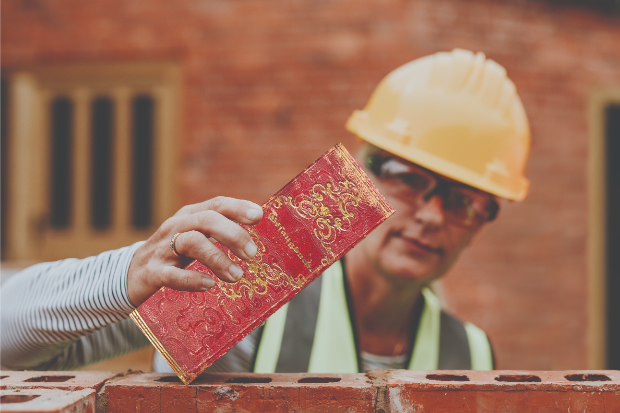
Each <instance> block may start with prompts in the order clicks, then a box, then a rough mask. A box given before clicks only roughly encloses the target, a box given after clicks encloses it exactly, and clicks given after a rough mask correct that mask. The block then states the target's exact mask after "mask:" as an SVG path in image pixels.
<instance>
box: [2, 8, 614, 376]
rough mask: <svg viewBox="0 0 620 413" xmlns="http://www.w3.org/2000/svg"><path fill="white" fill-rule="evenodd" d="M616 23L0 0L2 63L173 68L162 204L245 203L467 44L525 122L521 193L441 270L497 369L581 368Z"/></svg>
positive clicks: (510, 12) (489, 12) (520, 12)
mask: <svg viewBox="0 0 620 413" xmlns="http://www.w3.org/2000/svg"><path fill="white" fill-rule="evenodd" d="M618 23H619V20H618V18H617V17H616V18H614V17H608V16H604V15H602V14H597V13H595V12H591V11H586V10H581V9H576V8H570V7H559V6H550V5H548V4H546V3H538V2H531V1H528V0H521V1H516V0H515V1H499V0H470V1H462V0H442V1H437V0H415V1H400V0H357V1H353V0H329V1H328V0H322V1H303V0H295V1H291V0H268V1H262V2H256V1H250V0H235V1H230V0H213V1H208V2H207V1H202V0H191V1H190V0H188V1H184V2H173V1H164V0H149V1H122V0H93V1H89V2H76V1H69V0H55V1H38V0H27V1H26V0H5V1H3V2H2V32H1V35H2V65H3V67H5V68H6V67H19V66H27V65H39V64H52V63H70V62H80V63H82V62H110V61H133V60H137V61H145V60H174V61H177V62H179V64H180V65H181V67H182V72H183V100H182V114H183V118H182V133H181V136H182V138H181V140H180V141H179V142H178V144H179V146H180V148H181V165H180V168H179V169H178V175H177V181H178V184H179V187H180V191H179V194H180V198H179V206H181V205H182V204H185V203H192V202H198V201H201V200H204V199H206V198H210V197H212V196H215V195H219V194H223V195H229V196H234V197H241V198H248V199H251V200H253V201H256V202H259V203H260V202H263V201H264V200H266V199H267V197H268V196H269V195H270V194H271V193H273V192H275V191H276V190H277V189H278V188H280V187H281V186H282V185H283V184H285V183H286V182H287V181H288V180H289V179H290V178H291V177H293V176H294V175H295V174H296V173H297V172H299V171H300V170H301V169H302V168H304V167H305V166H306V165H307V164H309V163H310V162H311V161H312V160H314V159H315V158H316V157H317V156H319V155H320V154H321V153H322V152H324V150H325V149H326V148H328V147H329V146H331V145H332V144H334V143H336V142H338V141H342V142H344V143H345V145H347V146H348V147H349V148H352V147H353V146H354V140H353V138H352V137H351V136H350V135H349V134H348V133H347V132H346V131H345V130H344V128H343V124H344V122H345V120H346V119H347V117H348V116H349V114H350V113H351V111H352V110H353V109H356V108H361V107H362V106H363V105H364V104H365V102H366V99H367V98H368V96H369V94H370V92H371V91H372V90H373V88H374V86H375V85H376V84H377V82H378V81H379V80H380V79H381V78H382V77H383V76H384V75H385V74H386V73H388V72H389V71H390V70H392V69H394V68H395V67H397V66H399V65H401V64H403V63H405V62H407V61H409V60H412V59H414V58H417V57H420V56H423V55H426V54H430V53H433V52H436V51H439V50H450V49H452V48H454V47H462V48H467V49H471V50H474V51H479V50H480V51H484V52H485V53H486V54H487V55H488V56H489V57H490V58H493V59H495V60H497V61H498V62H499V63H501V64H502V65H504V66H505V67H506V68H507V70H508V74H509V76H510V77H511V78H512V79H513V80H514V82H515V83H516V85H517V88H518V91H519V93H520V95H521V97H522V100H523V103H524V105H525V108H526V111H527V113H528V115H529V117H530V120H531V126H532V133H533V146H532V157H531V161H530V163H529V166H528V170H527V174H528V176H529V178H530V179H531V181H532V189H531V192H530V195H529V197H528V198H527V200H526V201H525V202H523V203H514V204H508V205H505V207H504V208H503V211H502V213H501V215H500V218H499V220H498V221H497V222H496V223H494V224H492V225H491V226H489V228H487V229H486V230H485V231H484V232H483V233H482V234H481V235H480V236H479V238H478V239H477V240H476V241H475V243H474V244H473V245H472V247H471V248H470V249H469V250H468V251H467V252H466V253H465V255H464V257H463V259H462V260H461V261H460V262H459V263H458V264H457V266H456V267H455V268H454V270H453V271H452V272H451V274H449V275H448V277H447V278H446V280H445V283H444V293H445V297H446V301H447V302H448V304H449V306H450V308H451V309H452V310H454V311H455V312H456V313H457V314H458V315H459V316H461V317H462V318H465V319H469V320H472V321H474V322H475V323H477V324H478V325H479V326H481V327H482V328H484V329H485V330H487V331H488V333H489V334H490V336H491V339H492V342H493V344H494V346H495V349H496V352H497V356H498V361H499V366H500V367H501V368H517V369H571V368H585V367H587V354H588V353H587V352H588V348H587V328H588V325H587V311H588V302H587V257H586V245H587V233H588V228H587V219H588V209H587V207H588V205H587V167H588V165H587V157H588V152H587V148H588V133H587V132H588V118H587V105H588V101H589V98H590V94H591V92H592V90H594V89H595V88H596V87H599V86H604V85H614V84H615V85H620V70H619V69H618V68H619V67H620V49H619V48H618V46H617V45H618V44H620V24H618Z"/></svg>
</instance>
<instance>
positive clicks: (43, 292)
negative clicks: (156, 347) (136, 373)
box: [2, 50, 530, 373]
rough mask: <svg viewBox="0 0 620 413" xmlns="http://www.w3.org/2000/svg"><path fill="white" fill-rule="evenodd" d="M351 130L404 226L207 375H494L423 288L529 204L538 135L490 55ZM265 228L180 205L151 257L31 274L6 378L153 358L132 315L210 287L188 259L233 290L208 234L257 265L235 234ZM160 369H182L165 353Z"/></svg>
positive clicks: (128, 255)
mask: <svg viewBox="0 0 620 413" xmlns="http://www.w3.org/2000/svg"><path fill="white" fill-rule="evenodd" d="M347 128H348V129H349V130H350V131H351V132H353V133H355V134H356V135H357V136H358V137H359V138H361V139H362V140H363V141H364V142H365V144H364V146H363V148H362V150H361V151H360V153H359V154H358V161H359V162H360V164H361V165H362V166H363V167H364V168H365V169H366V171H367V173H368V174H369V176H370V177H371V179H372V180H373V181H374V182H375V184H376V185H377V187H378V189H379V190H380V191H381V192H382V193H383V194H384V195H385V197H386V198H387V199H388V201H389V202H390V203H391V204H392V205H393V206H394V208H395V209H396V213H395V214H394V215H393V216H392V217H390V218H389V219H388V220H386V221H385V222H384V223H383V224H381V225H380V226H379V227H378V228H377V229H376V230H375V231H373V232H372V233H371V234H369V235H368V236H367V237H366V238H365V239H364V240H363V241H361V242H360V243H359V244H358V245H357V246H356V247H355V248H353V249H352V250H351V251H350V252H349V253H347V254H346V255H345V257H344V258H343V259H342V260H340V261H339V262H337V263H335V264H334V265H332V266H331V267H330V268H329V269H328V270H326V271H325V273H324V274H323V275H322V276H320V277H319V278H317V280H315V281H314V282H313V283H311V284H310V285H309V286H308V287H307V288H306V289H304V290H303V291H302V292H300V293H299V294H298V295H297V296H296V297H294V298H293V300H291V301H290V302H289V304H287V305H285V306H284V307H282V308H281V309H280V310H279V311H277V312H276V313H275V314H274V315H273V316H272V317H270V318H269V319H268V320H267V322H266V323H265V325H264V326H262V327H261V328H259V329H257V330H255V331H254V332H252V333H251V334H250V335H249V336H247V337H246V338H245V339H244V340H242V341H241V342H240V343H239V344H237V346H235V347H233V349H231V350H230V351H229V352H228V353H227V354H225V355H224V356H223V357H222V358H220V359H219V360H218V361H217V362H216V363H215V364H214V365H213V366H211V367H210V368H209V371H212V372H213V371H235V372H241V371H255V372H263V373H269V372H305V371H308V372H317V373H329V372H335V373H355V372H359V371H364V370H366V369H372V368H409V369H420V370H433V369H492V368H494V364H493V354H492V350H491V346H490V344H489V341H488V339H487V336H486V334H485V333H484V332H483V331H482V330H481V329H479V328H478V327H476V326H474V325H473V324H471V323H463V322H461V321H459V320H458V319H457V318H455V317H453V316H451V315H449V314H448V313H446V312H444V311H443V310H442V309H441V306H440V303H439V300H438V299H437V297H436V296H435V295H434V294H433V292H432V291H431V290H430V289H429V288H428V286H429V284H430V283H431V282H432V281H433V280H436V279H438V278H440V277H441V276H443V275H444V274H446V272H447V271H448V270H449V269H450V267H451V266H452V265H453V264H454V262H455V261H456V259H457V258H458V256H459V254H460V253H461V251H463V249H464V248H465V247H466V246H467V245H468V244H469V243H470V242H471V241H472V239H473V237H474V236H475V235H476V234H477V233H478V231H480V229H481V228H482V227H483V226H484V225H485V223H487V222H489V221H492V220H494V219H495V217H496V216H497V213H498V211H499V199H500V198H504V199H511V200H522V199H523V198H524V197H525V195H526V192H527V189H528V185H529V184H528V181H527V179H526V178H525V177H524V175H523V172H524V168H525V163H526V159H527V155H528V151H529V141H530V134H529V127H528V122H527V118H526V115H525V112H524V110H523V107H522V104H521V102H520V100H519V97H518V96H517V94H516V91H515V87H514V85H513V83H512V82H511V81H510V80H509V79H508V78H507V77H506V74H505V70H504V69H503V68H502V67H501V66H500V65H498V64H497V63H495V62H493V61H492V60H488V59H486V58H485V56H484V55H483V54H482V53H478V54H474V53H471V52H468V51H465V50H454V51H452V52H450V53H437V54H434V55H431V56H427V57H424V58H421V59H418V60H415V61H413V62H410V63H408V64H406V65H404V66H402V67H400V68H398V69H396V70H395V71H393V72H392V73H390V74H389V75H388V76H387V77H386V78H385V79H384V80H383V81H382V82H381V83H380V84H379V85H378V87H377V89H376V90H375V92H374V93H373V95H372V97H371V99H370V101H369V102H368V104H367V106H366V107H365V108H364V110H361V111H355V112H354V113H353V115H352V116H351V118H350V119H349V121H348V122H347ZM261 217H262V211H261V210H260V208H259V207H258V206H257V205H255V204H252V203H250V202H248V201H242V200H234V199H231V198H222V197H220V198H216V199H214V200H209V201H206V202H204V203H201V204H196V205H190V206H186V207H184V208H183V209H181V210H180V211H179V212H178V213H177V214H176V215H175V216H174V217H172V218H171V219H169V220H167V221H166V222H165V223H164V224H163V225H162V226H161V227H160V228H159V229H158V230H157V232H156V233H155V234H154V235H153V236H152V237H151V238H149V240H147V241H146V242H144V243H137V244H134V245H133V246H130V247H126V248H123V249H120V250H116V251H109V252H106V253H103V254H101V255H99V256H97V257H91V258H87V259H85V260H66V261H61V262H59V263H46V264H39V265H38V266H34V267H31V268H29V269H27V270H25V271H24V272H23V273H22V274H20V275H17V276H15V277H14V278H13V279H11V280H9V282H7V283H5V285H4V286H3V289H2V305H3V308H2V362H3V364H4V365H6V366H8V367H13V368H30V369H33V368H40V369H70V368H75V367H78V366H79V365H83V364H89V363H94V362H97V361H100V360H102V359H105V358H109V357H112V356H115V355H119V354H121V353H123V352H128V351H132V350H136V349H138V348H140V347H143V346H146V345H148V341H147V340H146V338H144V336H142V334H141V333H140V332H139V330H138V329H137V327H136V326H135V325H134V324H133V322H132V321H130V320H128V315H129V313H130V312H131V311H132V310H133V309H134V308H135V307H136V306H138V305H139V304H141V303H142V302H143V301H144V300H146V299H147V298H148V297H149V296H150V295H151V294H152V293H154V292H155V291H157V290H158V289H159V288H160V287H161V286H169V287H172V288H176V289H179V290H187V291H204V290H206V289H208V288H210V287H212V286H213V281H212V280H210V279H207V278H204V277H203V275H202V274H200V273H195V272H190V271H185V270H182V269H181V268H182V267H183V265H184V264H186V263H187V259H189V258H188V257H192V258H196V259H198V260H199V261H201V262H202V263H203V264H205V265H206V266H207V267H209V268H211V269H212V270H213V271H214V273H215V274H216V275H217V276H218V277H220V278H221V279H223V280H225V281H230V282H232V281H235V280H238V279H239V278H240V276H241V274H240V268H239V267H236V266H235V265H234V264H232V262H231V261H230V260H229V259H228V258H227V257H226V256H225V255H223V254H220V253H219V252H218V251H219V250H217V251H216V250H215V249H214V247H213V246H212V244H211V243H210V241H209V240H208V239H207V238H206V237H205V234H208V235H210V236H212V237H213V238H215V239H217V240H218V241H220V242H221V243H223V244H224V245H227V246H228V247H229V248H230V249H231V251H232V252H233V253H234V254H235V255H237V256H238V257H239V258H241V259H250V258H251V257H253V256H254V254H255V253H256V247H255V246H254V244H253V243H252V242H251V239H250V238H249V235H248V234H247V233H246V232H245V231H243V230H241V229H240V227H239V226H237V225H236V224H234V223H233V222H231V221H230V220H236V221H238V222H243V223H246V224H254V223H257V222H258V221H260V219H261ZM170 246H172V249H171V248H170ZM85 274H86V275H85ZM58 286H62V288H60V289H59V288H58ZM54 288H56V290H54ZM49 291H59V292H55V295H54V294H52V295H51V297H50V296H49ZM26 296H28V297H30V301H29V302H27V303H25V302H24V300H23V299H20V298H19V297H26ZM37 300H39V301H37ZM42 305H44V307H41V306H42ZM76 309H77V311H76ZM154 368H155V370H156V371H172V370H171V369H170V367H169V366H167V364H166V363H165V361H164V360H163V358H162V357H161V356H159V355H156V358H155V360H154Z"/></svg>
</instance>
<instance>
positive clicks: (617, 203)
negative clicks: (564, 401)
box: [605, 104, 620, 370]
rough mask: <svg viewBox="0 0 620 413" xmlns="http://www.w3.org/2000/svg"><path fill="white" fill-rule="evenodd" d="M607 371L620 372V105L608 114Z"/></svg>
mask: <svg viewBox="0 0 620 413" xmlns="http://www.w3.org/2000/svg"><path fill="white" fill-rule="evenodd" d="M605 147H606V157H607V159H606V169H607V171H606V175H607V177H606V194H607V196H606V211H607V217H606V223H607V225H606V233H607V236H606V238H607V240H606V244H607V246H606V251H607V252H606V256H607V259H606V261H607V265H606V268H607V270H606V273H607V276H606V283H607V288H606V291H607V300H606V301H607V317H606V318H607V368H608V369H611V370H618V369H620V353H619V352H618V351H617V349H619V348H620V300H618V297H619V296H620V105H618V104H615V105H609V106H608V107H607V109H606V111H605Z"/></svg>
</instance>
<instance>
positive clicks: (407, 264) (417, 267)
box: [379, 257, 439, 284]
mask: <svg viewBox="0 0 620 413" xmlns="http://www.w3.org/2000/svg"><path fill="white" fill-rule="evenodd" d="M379 268H380V269H381V272H382V273H384V274H385V275H386V276H388V277H389V278H395V279H398V280H401V281H408V282H415V283H420V282H423V283H425V284H427V283H430V282H431V281H433V280H434V279H436V278H439V275H437V272H436V271H434V270H436V269H435V268H434V266H429V265H428V263H424V262H420V261H419V260H416V259H414V258H411V257H407V258H401V259H399V260H389V261H388V263H385V265H381V264H380V265H379Z"/></svg>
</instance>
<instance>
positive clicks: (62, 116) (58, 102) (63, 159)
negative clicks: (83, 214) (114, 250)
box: [50, 97, 73, 229]
mask: <svg viewBox="0 0 620 413" xmlns="http://www.w3.org/2000/svg"><path fill="white" fill-rule="evenodd" d="M50 111H51V134H50V135H51V138H52V148H51V156H52V159H51V166H52V170H51V185H50V191H51V193H50V200H51V205H50V225H51V226H52V227H53V228H58V229H62V228H67V227H69V225H70V224H71V195H72V194H71V192H72V191H71V190H72V185H71V178H72V176H71V175H72V168H71V160H72V157H71V151H72V140H73V127H72V123H73V103H72V102H71V100H69V99H68V98H66V97H59V98H56V99H54V101H52V104H51V108H50Z"/></svg>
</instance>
